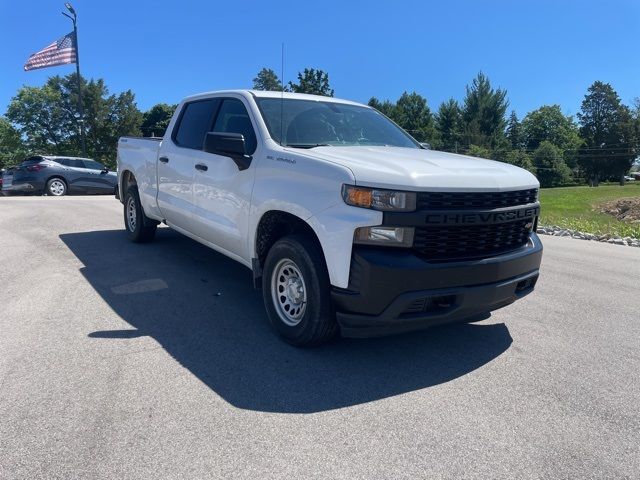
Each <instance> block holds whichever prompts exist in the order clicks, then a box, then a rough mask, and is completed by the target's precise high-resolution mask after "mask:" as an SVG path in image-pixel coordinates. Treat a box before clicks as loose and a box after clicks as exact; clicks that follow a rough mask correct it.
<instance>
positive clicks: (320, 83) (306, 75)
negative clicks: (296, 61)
mask: <svg viewBox="0 0 640 480" xmlns="http://www.w3.org/2000/svg"><path fill="white" fill-rule="evenodd" d="M289 89H290V90H291V91H292V92H295V93H309V94H311V95H323V96H325V97H333V89H332V88H331V87H330V85H329V74H328V73H326V72H324V71H323V70H320V69H318V70H316V69H315V68H305V69H304V71H303V72H298V83H293V82H289Z"/></svg>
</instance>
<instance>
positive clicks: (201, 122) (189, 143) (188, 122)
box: [172, 98, 219, 150]
mask: <svg viewBox="0 0 640 480" xmlns="http://www.w3.org/2000/svg"><path fill="white" fill-rule="evenodd" d="M218 103H219V100H217V99H215V98H212V99H208V100H199V101H196V102H191V103H187V104H186V105H185V106H184V107H183V110H182V113H181V115H180V122H179V124H178V126H177V127H176V128H175V129H174V134H173V137H172V138H173V141H174V142H175V143H176V144H177V145H178V146H180V147H184V148H194V149H196V150H201V149H202V144H203V143H204V136H205V134H206V133H207V132H208V131H210V129H211V122H212V121H213V115H214V114H215V111H216V107H217V105H218Z"/></svg>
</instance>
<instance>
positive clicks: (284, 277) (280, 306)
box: [271, 258, 307, 327]
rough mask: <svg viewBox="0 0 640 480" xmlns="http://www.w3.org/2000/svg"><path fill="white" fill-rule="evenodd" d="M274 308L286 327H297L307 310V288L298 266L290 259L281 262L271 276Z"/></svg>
mask: <svg viewBox="0 0 640 480" xmlns="http://www.w3.org/2000/svg"><path fill="white" fill-rule="evenodd" d="M271 298H272V300H273V306H274V307H275V309H276V312H277V313H278V316H279V317H280V320H282V321H283V322H284V323H285V324H286V325H288V326H290V327H295V326H296V325H298V324H299V323H300V322H301V321H302V317H304V313H305V312H306V310H307V287H306V284H305V281H304V277H303V276H302V272H300V269H299V268H298V266H297V265H296V264H295V263H294V262H293V261H292V260H289V259H288V258H283V259H282V260H280V261H279V262H278V263H277V264H276V266H275V268H274V269H273V273H272V275H271Z"/></svg>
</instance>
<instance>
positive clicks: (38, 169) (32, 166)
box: [27, 164, 47, 172]
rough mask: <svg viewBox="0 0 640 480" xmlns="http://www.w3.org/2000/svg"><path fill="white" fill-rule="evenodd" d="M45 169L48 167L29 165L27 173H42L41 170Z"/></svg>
mask: <svg viewBox="0 0 640 480" xmlns="http://www.w3.org/2000/svg"><path fill="white" fill-rule="evenodd" d="M43 168H47V166H46V165H40V164H37V165H29V166H28V167H27V171H29V172H39V171H40V170H42V169H43Z"/></svg>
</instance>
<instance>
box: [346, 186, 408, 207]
mask: <svg viewBox="0 0 640 480" xmlns="http://www.w3.org/2000/svg"><path fill="white" fill-rule="evenodd" d="M342 198H343V199H344V201H345V203H346V204H347V205H353V206H354V207H362V208H371V209H373V210H381V211H383V212H385V211H393V212H412V211H413V210H415V209H416V194H415V192H395V191H393V190H381V189H377V188H367V187H354V186H353V185H343V186H342Z"/></svg>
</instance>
